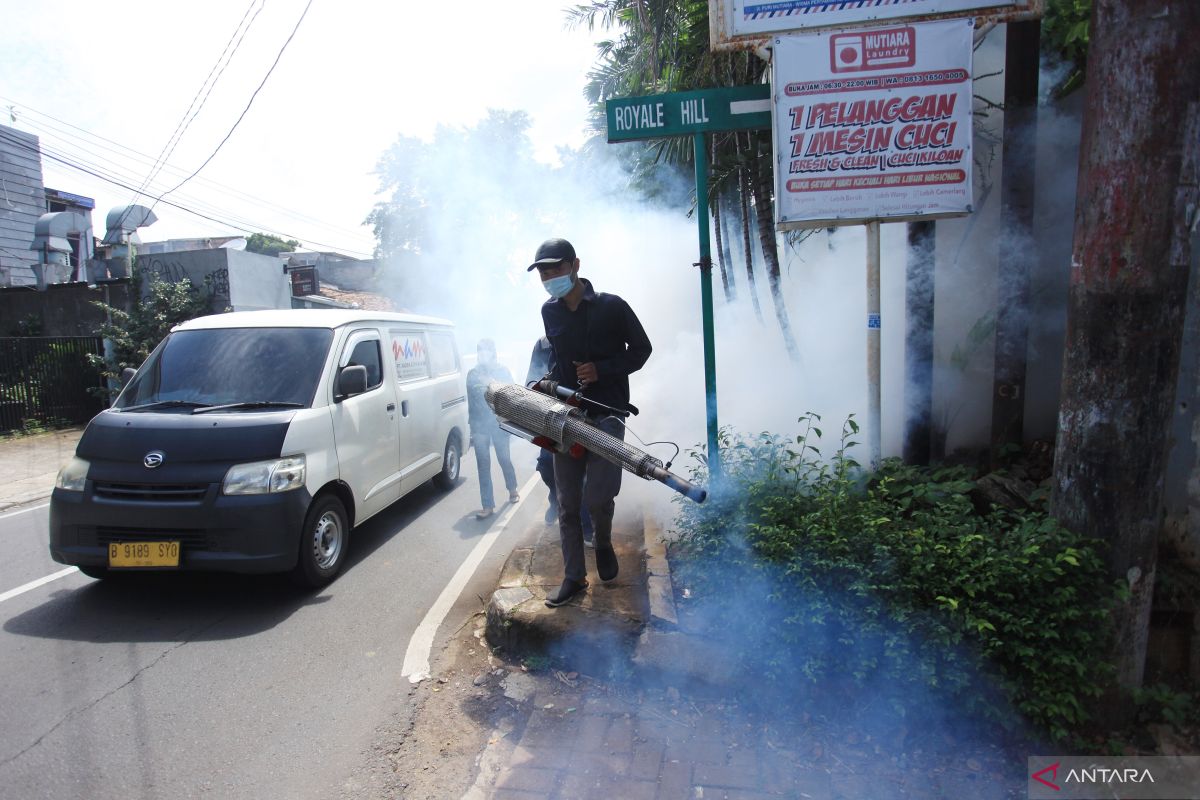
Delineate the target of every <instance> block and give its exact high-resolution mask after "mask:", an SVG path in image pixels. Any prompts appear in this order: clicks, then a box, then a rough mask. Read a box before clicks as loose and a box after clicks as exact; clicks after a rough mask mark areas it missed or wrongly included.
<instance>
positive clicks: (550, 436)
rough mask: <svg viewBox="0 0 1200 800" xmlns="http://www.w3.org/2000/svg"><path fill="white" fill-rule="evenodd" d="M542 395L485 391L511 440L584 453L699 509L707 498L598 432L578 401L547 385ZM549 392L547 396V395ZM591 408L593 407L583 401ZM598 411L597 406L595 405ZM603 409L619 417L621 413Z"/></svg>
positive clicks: (510, 388)
mask: <svg viewBox="0 0 1200 800" xmlns="http://www.w3.org/2000/svg"><path fill="white" fill-rule="evenodd" d="M537 386H539V387H540V388H542V389H543V390H545V391H534V390H533V389H527V388H525V387H524V386H518V385H517V384H515V383H499V382H495V381H494V382H492V383H490V384H488V386H487V389H486V390H485V391H484V397H485V399H486V400H487V404H488V405H489V406H491V409H492V411H494V412H496V416H497V417H498V418H499V420H500V427H501V428H503V429H504V430H506V431H508V432H509V433H511V434H513V435H514V436H519V437H521V438H522V439H525V440H527V441H530V442H533V443H534V444H536V445H539V446H541V447H546V448H549V449H552V450H556V451H558V452H560V453H567V454H570V455H572V456H575V457H577V458H578V457H581V456H582V455H583V451H584V450H586V451H588V452H591V453H595V454H596V455H598V456H600V457H601V458H603V459H604V460H605V461H608V462H610V463H612V464H616V465H617V466H618V467H620V468H621V469H623V470H625V471H627V472H632V473H633V474H634V475H637V476H638V477H639V478H645V479H646V480H656V481H659V482H660V483H665V484H666V485H667V486H670V487H671V488H672V489H674V490H675V491H677V492H679V493H680V494H682V495H684V496H685V497H688V498H690V499H691V500H694V501H696V502H697V503H703V502H704V499H705V498H706V497H707V496H708V492H707V491H705V490H704V489H703V488H701V487H699V486H696V485H695V484H693V483H692V482H691V481H688V480H686V479H684V478H681V477H679V476H678V475H676V474H674V473H673V472H670V471H669V470H668V469H667V468H666V467H664V466H663V462H661V461H659V460H658V459H657V458H655V457H654V456H652V455H650V454H649V453H645V452H643V451H642V450H639V449H638V448H636V447H634V446H633V445H631V444H629V443H628V442H624V441H621V440H620V439H618V438H617V437H615V436H612V435H610V434H608V433H605V432H604V431H602V430H600V429H599V428H597V427H596V426H595V425H593V424H592V423H591V422H589V421H588V419H587V417H585V416H584V414H583V412H582V411H581V410H580V409H579V407H578V406H577V405H574V404H573V403H578V402H580V398H581V395H580V393H578V392H572V391H571V390H569V389H565V388H561V387H559V386H558V385H557V384H554V383H552V382H550V381H541V382H539V383H538V384H537ZM547 392H548V393H547ZM587 402H591V401H587ZM595 405H597V406H599V404H595ZM602 408H605V409H607V411H609V412H612V413H614V414H617V415H619V416H623V415H624V412H620V411H617V410H616V409H609V408H608V407H607V406H604V407H602Z"/></svg>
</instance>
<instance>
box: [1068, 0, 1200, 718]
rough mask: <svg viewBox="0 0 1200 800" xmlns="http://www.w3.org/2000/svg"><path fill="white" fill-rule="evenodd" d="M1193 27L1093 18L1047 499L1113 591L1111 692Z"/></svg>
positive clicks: (1125, 663) (1127, 660)
mask: <svg viewBox="0 0 1200 800" xmlns="http://www.w3.org/2000/svg"><path fill="white" fill-rule="evenodd" d="M1198 31H1200V3H1197V2H1195V0H1095V3H1094V5H1093V7H1092V22H1091V47H1090V53H1089V55H1088V70H1087V84H1086V91H1087V102H1086V111H1085V114H1084V120H1083V140H1082V142H1081V146H1080V156H1079V183H1078V188H1077V195H1076V205H1075V239H1074V246H1073V250H1072V256H1071V281H1070V296H1069V305H1068V312H1067V334H1066V348H1065V361H1064V366H1063V383H1062V397H1061V406H1060V410H1059V421H1058V445H1057V451H1056V454H1055V465H1054V491H1053V497H1052V501H1051V502H1052V511H1053V513H1054V515H1055V516H1056V517H1057V518H1058V519H1059V520H1060V521H1061V522H1063V523H1064V524H1065V525H1066V526H1067V527H1068V528H1070V529H1072V530H1075V531H1079V532H1081V533H1086V534H1089V535H1091V536H1096V537H1099V538H1101V539H1103V540H1105V541H1106V542H1107V543H1108V544H1109V546H1110V550H1109V552H1108V554H1107V557H1108V564H1109V568H1110V571H1111V574H1112V576H1113V577H1114V578H1118V579H1121V580H1125V581H1128V584H1129V587H1130V590H1131V593H1130V597H1129V599H1128V601H1126V602H1125V603H1124V604H1123V605H1122V607H1120V608H1119V609H1118V613H1117V614H1116V617H1115V619H1116V623H1117V639H1116V643H1115V651H1114V653H1113V661H1114V663H1115V665H1116V667H1117V682H1118V685H1117V687H1115V688H1118V689H1121V690H1126V691H1127V690H1131V689H1134V688H1137V687H1138V686H1140V685H1141V683H1142V677H1143V670H1144V665H1145V655H1146V640H1147V636H1148V631H1149V619H1150V607H1151V600H1152V595H1153V590H1154V573H1155V565H1156V559H1157V544H1158V536H1159V531H1160V527H1161V521H1162V511H1163V483H1164V475H1163V472H1164V469H1165V466H1166V453H1167V445H1168V433H1169V430H1170V420H1171V417H1172V413H1173V410H1174V409H1173V401H1174V399H1175V384H1176V376H1177V373H1178V367H1179V354H1180V343H1181V338H1182V333H1183V324H1184V312H1185V301H1186V295H1187V286H1188V269H1189V262H1190V258H1191V254H1190V241H1189V237H1190V228H1191V227H1192V226H1193V225H1195V222H1196V216H1197V213H1198V210H1200V191H1198V189H1197V159H1198V154H1197V150H1198V149H1200V38H1198V37H1197V32H1198ZM1124 705H1125V707H1126V708H1128V705H1127V704H1124ZM1107 707H1108V708H1109V709H1113V710H1115V709H1117V708H1118V706H1116V705H1114V704H1108V706H1107ZM1120 716H1121V714H1120V712H1119V711H1117V712H1116V718H1117V719H1119V718H1120Z"/></svg>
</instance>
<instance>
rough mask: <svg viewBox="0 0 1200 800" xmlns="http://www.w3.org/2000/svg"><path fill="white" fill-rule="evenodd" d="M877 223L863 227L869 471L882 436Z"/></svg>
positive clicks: (872, 222) (876, 463) (879, 449)
mask: <svg viewBox="0 0 1200 800" xmlns="http://www.w3.org/2000/svg"><path fill="white" fill-rule="evenodd" d="M880 325H881V321H880V317H879V220H873V221H871V222H868V223H867V437H868V442H869V443H870V451H871V464H870V467H871V469H875V468H876V467H878V466H879V460H880V454H881V452H882V449H883V448H882V438H883V437H882V436H881V433H880V430H879V427H880V420H881V419H882V416H883V415H882V413H880V408H881V404H880V391H879V385H880V352H879V330H880Z"/></svg>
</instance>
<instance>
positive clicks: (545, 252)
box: [525, 239, 575, 272]
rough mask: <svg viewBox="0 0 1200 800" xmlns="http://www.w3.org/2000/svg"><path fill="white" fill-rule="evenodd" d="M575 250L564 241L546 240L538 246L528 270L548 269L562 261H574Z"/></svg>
mask: <svg viewBox="0 0 1200 800" xmlns="http://www.w3.org/2000/svg"><path fill="white" fill-rule="evenodd" d="M574 260H575V248H574V247H572V246H571V243H570V242H568V241H567V240H566V239H547V240H546V241H544V242H542V243H541V244H540V245H538V249H537V253H536V254H535V255H534V257H533V263H532V264H530V265H529V269H527V270H525V271H526V272H529V270H532V269H536V268H537V267H548V266H550V265H552V264H558V263H559V262H562V261H574Z"/></svg>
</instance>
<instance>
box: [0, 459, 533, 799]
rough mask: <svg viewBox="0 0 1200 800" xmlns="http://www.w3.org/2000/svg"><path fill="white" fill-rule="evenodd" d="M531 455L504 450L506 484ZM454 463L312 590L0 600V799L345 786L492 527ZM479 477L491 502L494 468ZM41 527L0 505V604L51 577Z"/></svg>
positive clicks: (245, 579) (36, 510)
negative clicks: (437, 612) (454, 475)
mask: <svg viewBox="0 0 1200 800" xmlns="http://www.w3.org/2000/svg"><path fill="white" fill-rule="evenodd" d="M534 456H535V452H534V450H533V449H532V447H531V446H528V445H525V444H524V443H522V442H514V443H513V460H514V463H515V464H516V467H517V476H518V479H519V482H520V484H521V485H522V486H524V485H526V482H527V481H529V480H530V479H531V477H534V472H533V468H532V467H533V461H534ZM463 463H464V469H463V473H464V481H463V482H462V483H461V484H460V485H459V486H458V487H457V488H455V489H454V490H452V491H451V492H449V493H441V492H438V491H437V490H436V489H434V488H433V487H432V486H430V485H426V486H424V487H422V488H420V489H418V490H417V491H415V492H413V493H412V494H410V495H409V496H408V497H406V498H404V499H402V500H401V501H400V502H399V503H397V504H396V505H394V506H392V507H391V508H390V509H388V510H386V511H384V512H383V513H381V514H380V515H378V516H376V517H374V518H373V519H371V520H369V521H367V522H366V523H365V524H364V525H363V526H361V527H359V528H357V529H356V530H355V531H354V533H353V537H352V552H351V555H350V561H349V563H348V565H347V569H346V571H345V572H343V573H342V575H341V576H340V577H339V578H338V580H336V581H335V582H334V583H333V584H331V585H330V586H328V587H326V588H325V589H324V590H322V591H320V592H316V593H313V592H307V593H306V592H302V591H299V590H297V589H294V588H292V587H291V585H290V584H289V583H288V582H287V581H286V579H284V578H281V577H275V576H267V577H249V576H225V575H199V574H184V573H157V574H138V575H129V576H121V578H120V579H116V580H113V579H109V580H104V581H95V580H92V579H90V578H87V577H85V576H84V575H82V574H80V573H79V572H77V571H76V572H71V573H69V574H66V575H64V576H62V577H58V578H56V579H54V580H51V581H49V582H47V583H45V584H44V585H41V586H36V587H34V588H32V589H29V590H27V591H24V592H22V593H20V594H16V595H15V596H10V597H7V599H4V600H2V601H0V675H3V676H4V680H3V681H0V731H2V733H3V735H2V736H0V798H14V799H15V798H21V799H22V800H27V799H28V798H50V797H53V798H75V797H80V798H82V797H87V798H160V797H162V798H166V797H169V798H183V797H214V798H243V797H244V798H251V797H252V798H276V797H278V798H329V797H337V796H339V795H342V794H344V793H348V794H355V791H354V789H353V787H354V786H357V785H359V784H358V783H357V782H356V779H355V777H354V776H355V774H356V772H359V771H360V770H361V768H362V765H363V764H364V763H365V762H366V761H367V759H368V756H369V754H370V752H371V750H372V748H373V747H375V746H377V745H379V744H381V741H380V740H381V739H382V738H386V737H387V736H388V735H389V732H390V731H394V730H396V729H397V726H403V725H404V724H405V722H406V720H408V719H409V718H410V717H411V714H412V712H413V708H412V699H411V697H410V682H409V680H408V679H407V678H405V677H403V676H402V675H401V666H402V664H403V662H404V657H405V652H406V649H407V647H408V644H409V640H410V638H411V637H412V634H413V632H414V631H415V630H416V629H417V626H418V625H419V624H420V622H421V620H422V618H423V617H424V616H425V614H426V612H427V611H428V610H429V608H430V607H431V605H433V603H434V601H435V599H436V598H437V597H438V595H439V594H440V593H441V592H442V590H443V589H444V587H446V585H447V583H448V582H449V581H450V580H451V578H452V576H453V575H454V573H455V572H456V570H457V569H458V568H459V565H460V564H462V562H463V561H464V559H466V558H467V556H468V554H469V553H470V552H471V551H472V549H473V548H474V547H475V545H476V543H477V542H478V541H479V540H480V538H481V537H482V536H483V535H484V534H485V533H486V532H487V531H488V529H489V528H490V527H491V526H492V525H495V524H496V523H497V521H498V520H499V519H500V515H499V514H497V516H495V517H492V518H491V519H489V520H486V521H478V520H476V519H475V518H474V516H473V513H472V512H473V511H474V510H475V509H476V508H478V505H479V492H478V484H477V482H476V478H475V469H474V457H473V455H472V454H468V455H467V457H466V458H464V462H463ZM493 472H494V473H495V475H494V477H493V481H494V483H495V485H496V486H497V489H498V497H503V486H504V484H503V479H502V478H501V476H500V474H499V469H498V468H497V467H496V465H495V459H494V458H493ZM529 494H530V495H531V496H528V497H526V498H525V499H524V501H523V503H522V504H521V506H520V507H519V508H518V509H517V513H516V515H515V517H514V518H513V519H512V521H511V522H509V524H508V525H507V527H506V528H505V529H504V531H503V532H502V533H501V534H500V537H499V539H497V541H496V542H495V544H494V546H493V547H492V549H491V550H490V551H489V553H488V555H487V557H486V558H485V559H484V560H483V562H482V563H481V564H480V566H479V567H478V569H477V570H476V571H475V573H474V577H473V578H472V580H471V581H470V582H469V583H468V584H467V586H466V587H465V589H464V590H463V591H462V593H461V594H460V595H459V598H458V600H457V601H456V603H455V604H454V606H453V608H452V610H451V611H450V613H449V614H448V616H447V617H446V621H445V622H444V623H443V624H442V626H441V627H440V628H439V630H438V634H437V638H436V639H435V642H434V655H435V656H436V653H437V650H438V649H439V646H440V642H441V641H442V640H443V638H444V637H445V636H447V635H449V634H450V633H452V632H453V631H454V630H455V629H457V628H458V627H459V626H460V625H461V624H463V622H465V621H466V620H467V619H468V618H469V617H470V615H471V614H473V613H474V612H476V611H478V610H480V609H481V608H482V607H483V600H486V598H487V597H488V596H489V594H490V592H491V591H492V589H493V588H494V586H495V579H496V576H497V575H498V573H499V571H500V568H501V567H502V565H503V563H504V559H505V557H506V556H507V554H508V552H509V551H510V550H511V548H512V546H513V543H514V542H515V541H516V540H517V539H518V537H519V535H520V534H521V533H522V532H524V531H525V530H526V528H527V527H528V525H530V524H534V523H535V522H536V521H540V519H541V515H542V513H543V512H544V510H545V491H544V489H543V488H542V486H541V484H540V483H538V484H536V489H534V490H533V491H532V492H530V493H529ZM501 511H503V509H501ZM46 526H47V509H46V508H45V507H33V508H31V509H29V510H25V511H20V512H17V513H13V512H11V511H10V512H5V513H3V514H0V542H2V543H3V545H4V558H3V559H0V596H4V595H5V593H8V592H10V591H11V590H13V589H16V588H18V587H21V586H25V585H26V584H28V583H29V582H31V581H35V580H37V579H40V578H45V577H47V576H51V575H53V574H55V573H58V572H60V571H61V570H63V566H62V565H61V564H57V563H55V562H53V561H52V560H51V559H50V556H49V553H48V551H47V547H46V542H47V531H46ZM481 598H482V599H481ZM384 744H386V742H384Z"/></svg>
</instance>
